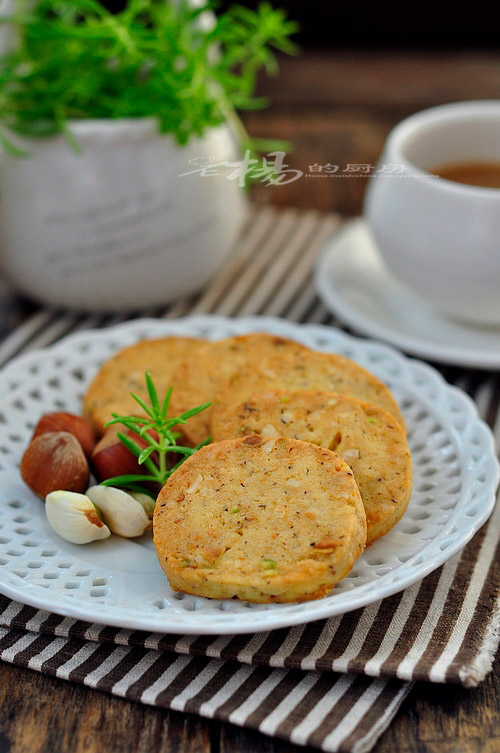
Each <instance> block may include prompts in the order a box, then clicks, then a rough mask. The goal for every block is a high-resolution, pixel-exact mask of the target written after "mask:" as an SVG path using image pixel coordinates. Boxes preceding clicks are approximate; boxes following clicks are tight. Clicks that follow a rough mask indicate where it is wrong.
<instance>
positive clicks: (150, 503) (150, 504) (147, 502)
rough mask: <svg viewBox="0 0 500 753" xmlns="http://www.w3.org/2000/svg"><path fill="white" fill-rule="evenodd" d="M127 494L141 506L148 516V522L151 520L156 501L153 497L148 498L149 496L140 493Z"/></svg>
mask: <svg viewBox="0 0 500 753" xmlns="http://www.w3.org/2000/svg"><path fill="white" fill-rule="evenodd" d="M129 494H130V496H131V497H133V498H134V499H135V500H136V501H137V502H139V504H140V505H142V508H143V510H144V512H145V513H146V515H147V516H148V518H149V520H153V513H154V511H155V504H156V500H154V499H153V497H150V496H149V494H143V493H142V492H129Z"/></svg>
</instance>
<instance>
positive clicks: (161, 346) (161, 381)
mask: <svg viewBox="0 0 500 753" xmlns="http://www.w3.org/2000/svg"><path fill="white" fill-rule="evenodd" d="M204 344H205V341H204V340H196V339H194V338H189V337H165V338H162V339H159V340H141V342H138V343H136V344H135V345H129V346H128V347H127V348H123V349H122V350H120V351H118V352H117V353H115V355H114V356H112V357H111V358H110V359H109V360H108V361H106V362H105V363H104V364H103V365H102V366H101V369H100V370H99V372H98V373H97V374H96V376H95V377H94V379H93V380H92V382H91V384H90V387H89V388H88V390H87V392H86V394H85V396H84V398H83V412H84V415H85V418H86V419H87V421H89V422H90V424H91V425H92V427H93V429H94V431H95V432H96V433H97V434H98V435H99V436H101V435H102V434H103V433H104V431H105V429H104V424H105V423H106V422H107V421H109V420H110V419H111V418H112V416H111V414H112V413H119V414H121V415H135V416H142V415H145V414H144V411H142V409H141V408H140V406H139V405H138V403H136V401H135V400H134V399H133V398H132V397H130V393H131V392H135V393H136V395H138V396H139V397H141V398H142V399H143V400H146V401H147V400H148V395H147V389H146V382H145V379H144V372H145V371H150V372H151V375H152V377H153V380H154V382H155V384H156V387H157V389H158V393H159V396H160V399H162V398H163V397H164V396H165V394H166V392H167V390H168V388H169V387H170V386H171V385H172V377H173V374H174V371H175V370H176V369H177V367H178V365H179V364H180V363H181V361H182V360H183V359H184V358H185V357H186V356H187V355H188V354H191V353H196V352H197V350H198V348H199V347H200V346H202V345H204ZM189 407H190V408H193V407H194V405H190V406H189Z"/></svg>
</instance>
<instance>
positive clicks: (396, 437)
mask: <svg viewBox="0 0 500 753" xmlns="http://www.w3.org/2000/svg"><path fill="white" fill-rule="evenodd" d="M212 434H213V436H214V440H215V441H217V442H218V441H220V440H223V439H229V438H231V437H241V436H246V435H249V434H259V435H264V436H268V437H291V438H294V439H299V440H302V441H306V442H313V443H314V444H316V445H319V446H320V447H326V448H328V449H329V450H332V451H334V452H336V453H337V454H338V455H340V456H341V457H342V458H343V459H344V460H345V461H346V463H347V464H348V465H349V466H350V467H351V468H352V470H353V472H354V479H355V481H356V483H357V484H358V487H359V491H360V493H361V499H362V500H363V504H364V507H365V512H366V520H367V526H368V532H367V542H366V543H367V546H368V545H369V544H372V543H373V542H374V541H375V539H378V538H379V537H380V536H383V535H384V534H385V533H387V532H388V531H389V530H390V529H391V528H392V527H393V526H394V525H395V524H396V523H397V522H398V521H399V520H401V518H402V517H403V515H404V513H405V511H406V508H407V506H408V502H409V501H410V496H411V485H412V463H411V454H410V450H409V449H408V444H407V442H406V436H405V433H404V431H403V429H402V428H401V426H400V425H399V424H398V423H397V422H396V421H395V420H394V418H393V417H392V416H391V415H390V413H387V411H385V410H383V409H382V408H378V407H377V406H375V405H372V404H370V403H364V402H361V401H360V400H356V399H354V398H350V397H346V396H345V395H339V394H335V393H331V392H319V391H311V390H304V391H298V392H287V391H279V390H276V391H270V392H264V393H261V394H260V395H254V396H252V397H250V398H249V399H248V400H246V401H245V402H243V403H240V404H239V405H235V406H232V407H231V406H229V407H227V409H226V410H225V412H222V411H218V412H217V414H214V415H213V416H212Z"/></svg>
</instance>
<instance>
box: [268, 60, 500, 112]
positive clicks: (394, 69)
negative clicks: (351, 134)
mask: <svg viewBox="0 0 500 753" xmlns="http://www.w3.org/2000/svg"><path fill="white" fill-rule="evenodd" d="M499 62H500V54H499V53H498V52H484V51H480V50H478V51H470V50H468V51H460V50H452V51H447V52H435V51H433V52H430V51H424V50H414V51H411V52H407V51H401V52H387V51H385V50H370V51H365V52H363V51H361V50H342V49H336V50H320V51H314V50H306V51H305V52H304V53H303V54H302V55H301V56H300V57H299V58H290V57H286V56H282V57H280V72H279V76H277V77H273V78H264V77H263V78H262V81H261V82H260V90H261V92H262V93H263V94H265V95H267V96H269V97H270V98H271V99H272V102H273V108H274V109H281V108H284V109H288V108H292V107H293V108H294V109H300V108H303V109H309V108H311V107H312V108H315V107H322V108H332V109H334V108H338V107H346V106H353V107H355V108H356V109H366V108H373V109H374V110H376V111H381V110H397V111H405V110H406V111H407V112H411V111H414V110H418V109H421V108H424V107H432V106H433V105H440V104H443V103H445V102H454V101H456V100H460V99H489V98H493V99H497V98H498V96H499V94H498V93H499V92H500V65H499Z"/></svg>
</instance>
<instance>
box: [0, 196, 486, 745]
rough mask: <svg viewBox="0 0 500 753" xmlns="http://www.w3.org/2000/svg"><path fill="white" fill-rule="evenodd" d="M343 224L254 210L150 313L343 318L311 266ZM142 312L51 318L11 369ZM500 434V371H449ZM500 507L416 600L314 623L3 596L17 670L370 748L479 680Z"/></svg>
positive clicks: (23, 335)
mask: <svg viewBox="0 0 500 753" xmlns="http://www.w3.org/2000/svg"><path fill="white" fill-rule="evenodd" d="M338 223H339V220H338V218H337V217H335V216H334V215H326V216H325V215H318V214H317V213H314V212H308V213H298V212H296V211H294V210H286V211H283V212H276V211H274V210H272V209H270V208H264V209H260V210H257V209H254V210H253V212H252V216H251V219H250V221H249V224H248V226H247V228H246V229H245V230H244V232H243V233H242V236H241V239H240V241H239V243H238V244H237V245H236V248H235V253H234V255H233V256H232V257H231V259H230V261H229V262H228V263H227V264H226V266H225V268H224V269H223V270H222V271H221V273H220V274H219V275H218V277H217V278H216V279H215V280H213V281H212V283H211V284H210V285H209V286H208V287H207V288H206V290H205V291H204V292H203V293H202V294H201V295H200V296H198V297H196V298H195V299H191V300H186V301H182V302H180V303H178V304H176V305H175V306H172V307H170V308H169V309H167V310H161V311H158V310H157V311H148V312H141V313H142V314H144V313H146V314H147V315H148V316H151V315H153V316H158V317H167V318H171V317H176V316H182V315H184V314H188V313H202V312H212V313H219V314H226V315H234V316H237V315H246V314H258V313H261V314H268V315H280V316H286V317H287V318H289V319H292V320H294V321H299V322H311V321H313V322H322V323H326V324H335V321H334V320H333V319H332V317H331V316H330V314H328V312H327V311H326V310H325V309H324V308H323V306H322V304H321V303H320V302H319V301H318V299H317V298H316V296H315V293H314V288H313V285H312V279H311V269H312V265H313V263H314V260H315V257H316V255H317V253H318V251H319V249H320V248H321V246H322V245H323V243H324V241H325V240H326V238H327V237H328V236H329V235H330V234H331V233H332V231H333V230H335V229H336V227H337V225H338ZM125 318H129V317H105V316H101V317H98V316H93V317H91V316H78V315H73V314H67V313H61V312H56V311H50V310H43V311H40V312H38V313H37V314H35V315H34V316H32V317H31V318H30V319H29V320H27V321H26V322H25V323H24V324H23V325H21V326H20V327H19V328H18V329H17V330H15V332H14V333H13V334H11V335H10V337H8V338H7V339H6V340H5V341H4V343H3V344H2V345H0V363H4V362H6V361H7V360H8V359H9V358H10V357H12V356H13V355H15V354H17V353H19V352H25V351H27V350H30V349H32V348H34V347H40V346H44V345H48V344H50V343H52V342H54V341H55V340H57V339H58V338H59V337H61V336H63V335H65V334H68V333H69V332H71V331H74V330H77V329H86V328H89V327H102V326H107V325H109V324H113V323H115V322H118V321H121V320H123V319H125ZM441 370H442V372H443V373H444V376H445V377H446V378H447V379H448V381H451V382H452V383H454V384H458V385H459V386H461V387H462V388H464V389H465V390H466V391H467V392H468V393H469V394H470V395H471V397H473V399H475V400H476V404H477V405H478V409H479V412H480V413H481V415H482V416H483V417H484V418H485V419H486V420H487V421H488V423H489V424H490V426H491V427H492V428H493V430H494V432H495V434H496V436H497V439H498V438H499V435H500V419H499V413H500V410H499V407H500V405H499V404H500V375H499V374H495V373H491V372H481V371H470V370H468V371H465V370H461V369H455V368H445V369H441ZM499 534H500V506H497V510H496V511H495V513H494V514H493V516H492V518H491V519H490V521H489V523H487V524H486V525H485V526H484V527H483V528H482V529H481V531H479V533H478V534H477V535H476V536H475V537H474V539H473V540H472V541H471V542H470V543H469V544H468V546H467V547H466V548H465V549H464V550H463V551H462V552H461V553H459V554H457V555H455V556H454V557H453V558H452V559H450V560H449V561H448V562H447V563H446V564H445V565H444V566H443V567H441V568H440V569H439V570H436V571H435V572H434V573H432V574H431V575H429V576H428V577H427V578H425V579H424V580H423V581H422V582H420V583H417V584H416V585H414V586H412V587H411V588H408V589H406V590H405V591H403V592H402V593H399V594H396V595H394V596H391V597H389V598H388V599H384V600H383V601H381V602H378V603H376V604H372V605H370V606H368V607H365V608H364V609H360V610H357V611H355V612H351V613H349V614H346V615H343V616H340V617H335V618H332V619H330V620H320V621H317V622H314V623H310V624H308V625H301V626H298V627H294V628H290V629H289V628H287V629H281V630H275V631H272V632H269V633H259V634H256V635H237V636H218V637H217V636H216V637H214V636H178V635H160V634H153V633H144V632H138V631H131V630H125V629H119V628H111V627H103V626H99V625H91V624H86V623H83V622H81V621H77V620H73V619H70V618H67V617H66V618H65V617H61V616H58V615H54V614H49V613H47V612H42V611H40V610H37V609H34V608H32V607H28V606H24V605H22V604H19V603H16V602H12V601H10V600H9V599H7V598H5V597H0V613H1V616H0V623H1V625H2V626H3V627H1V628H0V656H1V658H2V659H3V660H4V661H7V662H11V663H14V664H18V665H21V666H27V667H30V668H32V669H34V670H37V671H39V672H44V673H47V674H51V675H54V676H56V677H60V678H62V679H67V680H72V681H74V682H80V683H83V684H85V685H88V686H90V687H95V688H98V689H100V690H104V691H107V692H110V693H113V694H115V695H118V696H122V697H125V698H130V699H132V700H135V701H140V702H142V703H147V704H151V705H155V706H158V707H163V708H172V709H175V710H179V711H186V712H194V713H197V714H200V715H202V716H205V717H209V718H218V719H221V720H224V721H229V722H232V723H234V724H238V725H241V726H246V727H252V728H255V729H258V730H260V731H261V732H263V733H265V734H268V735H275V736H278V737H281V738H284V739H287V740H290V741H291V742H294V743H298V744H301V745H312V746H316V747H318V748H321V749H323V750H325V751H356V753H362V752H363V751H368V750H370V749H371V748H372V747H373V745H374V744H375V742H376V740H377V739H378V737H379V735H380V734H381V733H382V732H383V731H384V729H386V727H387V726H388V725H389V723H390V721H391V719H392V718H393V717H394V715H395V714H396V712H397V710H398V708H399V706H400V704H401V702H402V701H403V699H404V698H405V696H406V695H407V693H408V692H409V690H410V688H411V686H412V683H413V682H414V681H415V680H427V681H429V680H430V681H433V682H442V683H445V682H446V683H462V684H463V685H465V686H475V685H477V684H478V683H479V682H481V680H482V679H483V678H484V677H485V675H486V674H487V672H488V671H489V670H490V668H491V664H492V660H493V657H494V655H495V652H496V649H497V646H498V642H499V632H500V556H499V555H500V538H499Z"/></svg>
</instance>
